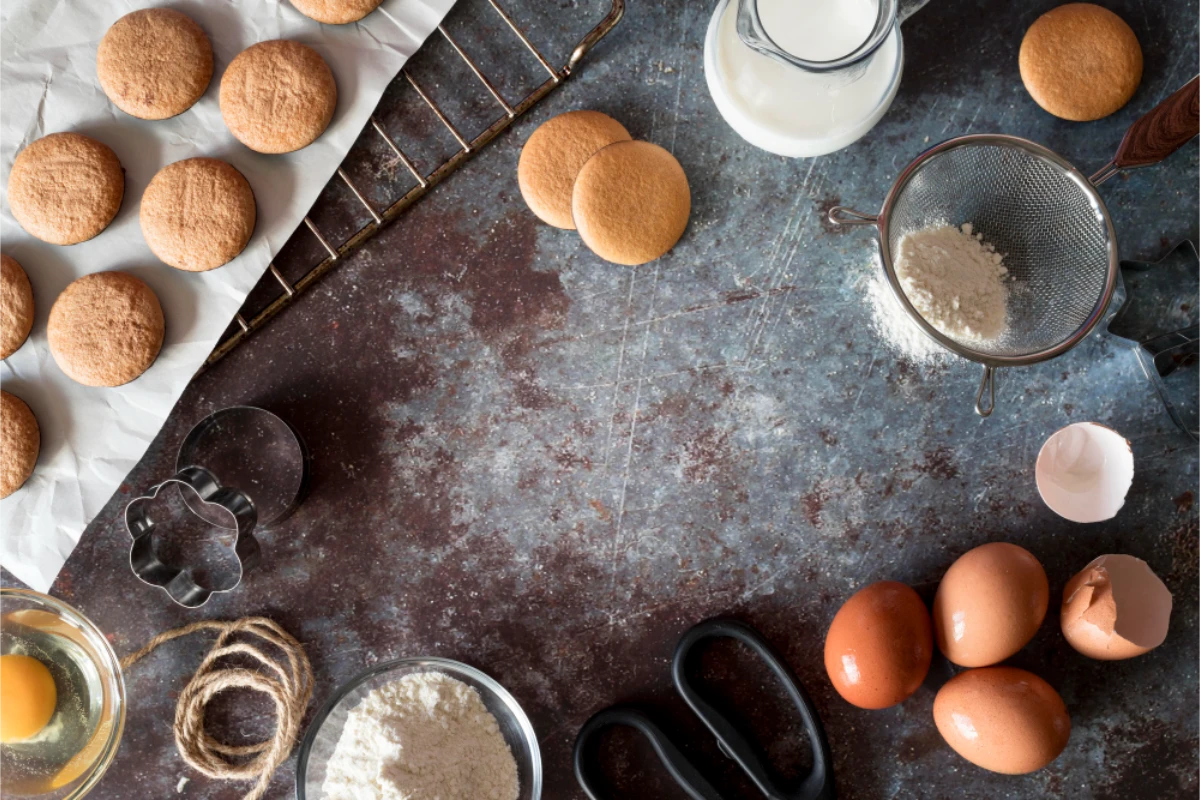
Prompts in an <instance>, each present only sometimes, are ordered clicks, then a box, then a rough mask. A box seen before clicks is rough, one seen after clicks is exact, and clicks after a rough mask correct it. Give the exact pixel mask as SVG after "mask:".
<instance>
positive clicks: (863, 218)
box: [829, 206, 879, 225]
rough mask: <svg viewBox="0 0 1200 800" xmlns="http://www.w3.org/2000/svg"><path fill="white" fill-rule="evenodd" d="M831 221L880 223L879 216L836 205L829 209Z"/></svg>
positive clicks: (846, 223)
mask: <svg viewBox="0 0 1200 800" xmlns="http://www.w3.org/2000/svg"><path fill="white" fill-rule="evenodd" d="M829 221H830V222H831V223H833V224H834V225H878V224H879V217H877V216H875V215H874V214H864V213H862V212H861V211H855V210H854V209H853V208H846V207H845V206H834V207H833V208H831V209H829Z"/></svg>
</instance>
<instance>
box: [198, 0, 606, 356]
mask: <svg viewBox="0 0 1200 800" xmlns="http://www.w3.org/2000/svg"><path fill="white" fill-rule="evenodd" d="M487 3H488V5H489V6H490V7H491V8H492V9H493V10H494V12H495V13H496V14H497V15H499V18H500V19H501V20H503V23H504V25H503V27H506V28H507V29H508V30H510V31H511V32H512V34H513V35H514V37H515V40H517V41H519V42H520V44H521V45H523V46H524V48H525V49H526V50H528V52H529V53H530V54H532V56H533V58H535V59H537V62H538V64H540V65H541V68H542V69H544V70H545V72H546V73H547V75H548V76H549V77H548V78H547V79H546V80H545V81H543V82H542V83H541V84H540V85H538V86H536V87H535V88H534V89H533V90H532V91H530V92H529V93H528V94H526V95H525V97H523V98H522V99H521V100H519V101H518V102H516V103H510V102H509V101H508V100H507V99H506V98H505V97H504V94H503V93H502V92H501V90H500V89H499V88H497V82H496V81H494V80H493V79H492V78H491V77H489V76H488V74H487V73H485V72H484V70H483V68H482V67H481V66H480V64H479V62H478V60H476V59H474V58H472V57H471V56H470V55H469V54H468V53H467V51H466V49H464V48H463V46H462V45H461V44H460V43H459V41H457V40H456V39H455V38H454V37H453V36H451V35H450V33H449V32H448V31H447V30H446V26H445V25H444V24H443V25H439V26H438V33H439V34H440V35H441V37H442V38H443V39H444V40H445V41H446V42H448V43H449V45H450V47H451V48H452V49H453V51H454V52H455V53H456V54H457V55H458V57H459V58H461V60H462V61H463V62H464V63H465V64H466V66H467V67H468V68H469V70H470V72H471V73H472V74H473V75H474V76H475V77H476V78H477V79H478V80H479V82H480V83H481V84H482V85H483V87H484V89H486V90H487V93H488V94H489V95H490V96H491V97H492V98H493V99H494V100H495V102H496V105H498V106H499V108H500V115H499V117H497V118H496V119H495V121H494V122H492V123H491V124H490V125H488V126H487V127H486V128H484V130H483V131H482V132H481V133H479V134H478V135H477V136H475V137H474V138H471V139H468V138H466V136H464V135H463V133H462V131H461V130H460V127H459V126H456V125H455V124H454V122H453V121H451V119H450V117H449V116H448V115H447V113H446V112H445V110H444V109H443V108H442V106H441V105H439V104H438V103H437V102H436V101H435V100H434V99H433V97H432V96H431V94H430V92H429V91H427V90H426V88H425V87H424V86H423V85H422V84H421V83H419V82H418V81H417V80H416V78H414V77H413V75H412V73H411V72H410V70H409V68H408V66H405V68H404V69H402V70H401V71H400V74H399V75H397V76H396V78H395V81H402V82H404V83H406V84H407V85H408V86H410V87H411V88H412V89H413V90H414V91H415V92H416V94H417V96H418V97H419V98H420V99H421V101H422V102H423V103H424V105H426V106H427V107H428V108H429V109H430V110H431V111H432V112H433V114H434V116H435V117H436V118H437V120H438V121H439V122H440V124H441V125H442V126H443V127H444V128H445V130H446V131H447V132H448V133H449V134H450V135H451V136H452V137H453V139H454V141H455V142H456V143H457V144H458V150H457V151H455V152H454V153H453V154H452V155H450V156H449V157H448V158H446V159H444V160H442V161H441V163H439V164H438V165H437V166H436V167H435V168H434V169H433V170H432V171H430V172H428V173H422V172H421V170H420V169H418V166H417V163H416V161H415V160H414V159H413V158H411V157H410V156H409V155H408V154H407V153H406V152H405V151H404V149H402V148H401V146H400V143H399V142H398V141H397V138H396V137H395V136H393V135H392V134H390V133H389V132H388V130H387V129H386V128H385V127H384V125H383V124H382V123H381V121H380V119H379V117H378V115H372V117H371V121H370V123H369V124H368V125H367V127H366V129H365V130H364V131H363V133H362V136H363V137H370V136H376V137H378V138H379V139H380V140H381V141H382V142H383V143H384V144H385V145H386V147H387V149H388V150H389V151H390V152H391V154H392V155H394V156H395V159H396V161H397V162H398V164H402V165H403V166H404V168H405V169H406V170H407V171H408V172H409V173H410V174H411V175H412V177H413V178H414V179H415V181H416V183H415V185H413V186H412V188H410V189H409V190H408V191H407V192H405V193H404V194H403V195H401V196H400V197H398V198H397V199H395V200H393V201H392V202H391V203H389V204H387V205H386V207H385V208H383V210H380V209H379V207H378V205H377V204H376V203H373V202H371V200H370V199H368V196H367V192H365V191H364V190H363V189H362V188H361V187H360V186H359V185H357V184H356V183H355V182H354V181H353V180H352V179H351V178H350V175H349V174H347V170H346V169H345V166H346V164H345V162H344V163H343V164H342V165H341V166H339V167H338V169H337V173H336V175H337V179H338V180H340V181H341V182H342V183H343V184H345V186H346V187H347V188H348V189H349V190H350V192H351V194H353V195H354V197H355V198H356V199H357V201H358V202H359V203H360V204H361V205H362V207H363V209H365V211H366V212H367V214H368V215H369V219H368V221H367V222H366V224H364V225H362V226H361V227H359V228H358V229H357V230H355V231H354V232H353V233H352V234H351V235H350V236H349V237H348V238H346V239H345V240H344V241H343V242H342V243H341V244H339V245H334V244H333V243H332V242H331V241H330V239H329V237H327V236H326V234H325V233H324V232H322V230H321V229H320V228H318V226H317V225H316V223H314V222H313V219H312V217H313V214H312V212H311V211H310V213H309V214H308V215H306V216H305V217H304V222H303V227H305V228H307V230H308V231H309V232H310V233H311V234H312V236H314V237H315V238H316V240H317V241H318V242H319V243H320V246H321V251H322V252H323V257H322V258H321V260H320V261H318V262H317V263H316V264H315V265H314V266H312V267H311V268H309V269H308V270H307V271H306V272H304V273H303V274H302V275H301V276H300V277H298V278H297V279H296V280H289V279H288V278H287V277H285V275H284V274H283V272H281V271H280V269H279V268H278V267H277V266H276V264H275V262H274V261H272V263H271V264H270V265H268V267H267V273H266V274H265V275H264V276H263V279H262V281H260V283H259V287H256V289H255V291H256V292H257V291H258V290H259V288H260V287H262V286H263V284H264V282H266V283H269V282H272V281H273V282H275V283H276V284H277V285H278V288H276V289H275V292H279V290H280V289H282V292H281V293H278V294H277V295H276V296H275V298H274V299H273V300H271V301H270V302H269V303H267V304H266V306H265V307H263V308H262V309H261V310H259V311H257V312H254V313H248V312H247V311H246V309H247V306H245V305H244V306H243V307H242V310H241V311H239V312H238V313H237V315H236V316H235V317H234V324H232V325H231V326H230V328H229V329H228V330H227V331H226V333H225V335H223V336H222V338H221V340H220V341H219V342H218V344H217V346H216V347H215V348H214V349H213V351H212V353H210V354H209V356H208V358H207V359H206V360H205V362H204V367H205V368H207V367H209V366H212V365H213V364H215V363H216V362H217V361H220V360H221V359H222V358H224V357H225V356H226V355H228V354H229V353H230V352H232V351H233V349H234V348H236V347H237V346H238V345H240V344H242V343H243V342H245V341H246V340H247V339H248V338H249V337H250V335H251V334H253V333H255V332H256V331H258V330H260V329H261V328H263V327H264V326H265V325H266V324H267V323H268V322H270V321H271V320H272V319H274V318H275V317H276V316H277V315H278V314H279V313H280V312H282V311H283V310H284V309H286V308H288V307H289V306H290V305H291V304H292V303H293V302H295V300H296V299H297V298H298V297H299V296H300V295H301V294H303V293H304V292H305V291H306V290H308V289H310V288H312V286H313V285H314V284H316V282H317V281H319V280H320V279H321V278H323V277H324V276H325V275H327V274H329V273H330V272H332V271H333V270H334V269H335V268H336V267H337V266H338V265H339V264H340V263H341V262H342V261H343V260H344V259H345V258H346V257H347V256H348V255H350V254H351V253H353V252H354V251H355V250H357V249H358V248H360V247H362V246H363V245H364V244H366V243H367V242H368V241H370V240H371V239H372V238H373V237H374V236H375V235H376V234H377V233H379V232H380V231H381V230H382V229H383V228H384V227H386V226H387V225H388V224H389V223H391V222H393V221H394V220H396V219H397V218H398V217H399V216H400V215H401V214H403V213H404V212H405V210H407V209H408V208H409V206H411V205H412V204H413V203H415V202H416V201H417V200H419V199H421V198H422V197H423V196H425V195H426V194H427V193H429V192H430V191H431V190H432V189H433V188H434V187H435V186H437V185H438V184H439V183H441V182H442V181H443V180H445V179H446V178H447V177H448V176H449V175H450V174H451V173H453V172H454V171H455V170H457V169H458V168H459V167H461V166H462V165H463V164H464V163H466V161H467V160H468V159H470V158H471V157H472V156H474V155H475V154H476V153H478V152H479V151H480V150H481V149H483V148H484V147H485V146H486V145H487V144H489V143H490V142H491V141H493V140H494V139H495V138H496V137H498V136H499V135H500V134H501V133H503V132H504V131H505V130H506V129H507V128H508V127H509V126H510V125H512V124H513V122H514V121H515V120H517V119H518V118H519V117H520V116H521V115H523V114H525V113H526V112H527V111H529V110H530V109H531V108H533V107H534V106H535V105H536V104H537V103H538V102H540V101H541V100H542V99H544V98H545V97H546V96H547V95H548V94H550V92H552V91H554V89H556V88H557V87H558V86H560V85H561V84H562V83H563V81H565V80H566V79H567V78H569V77H570V76H571V75H572V74H573V73H574V72H575V70H576V68H577V67H578V66H579V63H580V62H581V61H582V60H583V58H584V57H585V56H586V55H587V54H588V52H589V51H590V50H591V49H592V48H593V47H595V45H596V44H597V43H598V42H599V41H600V40H601V39H603V38H604V37H605V36H606V35H608V33H609V32H610V31H611V30H612V29H613V28H614V27H615V26H616V25H617V23H618V22H620V21H621V17H622V16H623V15H624V13H625V0H610V6H609V9H608V13H607V14H606V15H605V16H604V17H603V18H602V19H601V20H600V21H599V22H598V23H597V24H596V25H595V27H593V28H592V29H591V30H590V31H588V32H587V33H586V34H585V35H584V36H583V38H582V39H580V40H579V41H578V43H577V44H576V45H575V47H574V49H573V50H572V51H571V55H570V57H569V58H568V59H567V62H566V63H565V64H564V65H563V66H561V67H559V68H555V67H554V65H553V64H551V63H550V61H549V60H548V59H547V58H546V57H545V55H543V53H542V51H541V50H539V49H538V47H537V46H536V45H535V44H534V43H533V42H532V41H531V40H530V38H529V35H528V34H527V32H526V30H525V29H524V28H522V26H521V25H520V24H518V23H517V21H516V20H515V19H514V18H513V16H512V15H511V14H510V13H509V12H508V11H507V10H505V8H504V7H503V6H501V5H500V3H499V2H498V0H487ZM513 46H514V47H516V41H514V42H513ZM319 202H320V201H318V203H319Z"/></svg>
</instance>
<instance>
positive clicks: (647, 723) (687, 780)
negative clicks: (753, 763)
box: [575, 706, 722, 800]
mask: <svg viewBox="0 0 1200 800" xmlns="http://www.w3.org/2000/svg"><path fill="white" fill-rule="evenodd" d="M614 725H625V726H628V727H630V728H633V729H635V730H636V731H638V732H639V733H641V734H642V735H643V736H645V737H646V738H647V739H649V740H650V744H651V745H652V746H653V747H654V752H656V753H657V754H658V758H659V760H660V761H662V763H663V766H664V767H666V768H667V772H669V773H670V774H671V777H672V778H673V779H674V780H675V782H676V783H677V784H679V786H680V787H682V788H683V790H684V791H685V792H687V794H688V797H691V798H692V800H722V797H721V795H720V794H718V793H717V790H716V789H714V788H713V787H712V784H710V783H709V782H708V781H706V780H705V779H704V777H703V776H702V775H701V774H700V773H699V772H698V771H697V770H696V768H695V767H694V766H692V763H691V762H690V761H688V760H687V758H686V757H685V756H684V755H683V753H681V752H679V748H678V747H676V746H675V745H674V744H673V743H672V742H671V740H670V739H668V738H667V735H666V734H665V733H663V732H662V729H660V728H659V727H658V726H657V725H655V724H654V723H653V722H652V721H651V720H650V719H649V717H647V716H646V715H645V714H643V713H642V712H640V711H638V710H637V709H635V708H632V707H629V706H613V707H612V708H607V709H605V710H604V711H600V712H598V713H596V714H595V715H593V716H592V718H591V719H589V720H588V721H587V722H586V723H584V726H583V728H581V729H580V731H579V735H578V736H576V737H575V778H576V780H578V781H579V785H580V786H582V787H583V791H584V792H586V793H587V796H588V797H590V798H591V800H603V798H602V797H601V795H600V793H599V790H598V789H597V788H596V784H595V782H594V781H593V780H592V775H591V770H590V768H589V766H588V765H589V763H590V762H592V761H594V759H591V758H590V755H589V753H588V748H589V744H590V741H591V739H592V738H593V737H594V736H596V735H597V734H598V733H599V732H600V731H601V730H603V729H604V728H608V727H612V726H614Z"/></svg>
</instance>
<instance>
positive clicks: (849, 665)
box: [825, 581, 933, 708]
mask: <svg viewBox="0 0 1200 800" xmlns="http://www.w3.org/2000/svg"><path fill="white" fill-rule="evenodd" d="M932 657H933V632H932V630H931V629H930V624H929V612H928V611H927V610H926V609H925V603H923V602H922V601H921V598H920V597H918V596H917V593H916V592H914V591H913V590H912V589H910V588H909V587H907V586H905V585H904V584H903V583H896V582H895V581H880V582H879V583H872V584H871V585H870V586H866V587H864V588H862V589H860V590H859V591H858V592H856V593H855V594H854V595H852V596H851V597H850V599H849V600H847V601H846V603H845V604H844V605H843V606H842V607H841V608H840V609H838V612H837V614H836V615H835V616H834V618H833V622H831V623H830V624H829V633H827V634H826V635H825V671H826V672H828V673H829V680H830V681H832V682H833V688H835V689H837V691H838V694H840V695H841V696H842V697H844V698H845V699H846V701H847V702H849V703H853V704H854V705H856V706H858V707H859V708H887V707H888V706H894V705H896V703H899V702H900V701H901V700H904V699H905V698H906V697H908V696H909V695H911V694H912V693H913V692H915V691H916V690H917V687H918V686H920V685H921V681H923V680H925V674H926V673H927V672H929V660H930V659H931V658H932Z"/></svg>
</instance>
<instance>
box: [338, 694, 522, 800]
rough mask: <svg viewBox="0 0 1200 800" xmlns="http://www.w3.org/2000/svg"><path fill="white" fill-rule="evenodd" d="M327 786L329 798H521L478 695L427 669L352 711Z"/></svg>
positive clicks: (504, 747) (511, 764)
mask: <svg viewBox="0 0 1200 800" xmlns="http://www.w3.org/2000/svg"><path fill="white" fill-rule="evenodd" d="M321 788H322V790H323V792H324V797H326V798H328V800H464V798H470V800H516V798H517V795H518V790H519V784H518V779H517V762H516V760H515V759H514V758H513V754H512V750H511V749H509V746H508V743H507V742H506V741H505V740H504V736H503V734H502V733H501V732H500V726H499V724H498V723H497V722H496V718H495V717H494V716H492V714H491V712H489V711H488V710H487V708H486V707H485V706H484V704H483V700H482V699H481V698H480V697H479V692H477V691H476V690H475V689H474V688H472V687H470V686H468V685H467V684H465V683H463V682H462V681H458V680H455V679H454V678H451V677H450V676H448V675H444V674H442V673H440V672H420V673H416V674H412V675H405V676H404V677H403V678H400V679H399V680H397V681H393V682H392V683H388V684H385V685H383V686H380V687H379V688H378V689H375V690H374V691H372V692H371V693H370V694H369V695H367V697H366V698H365V699H364V700H363V701H362V702H361V703H359V704H358V705H357V706H355V707H354V708H353V709H351V711H350V714H349V716H348V718H347V719H346V725H345V727H344V728H343V729H342V735H341V738H339V739H338V743H337V746H336V747H335V748H334V751H333V756H332V757H331V758H330V759H329V764H328V766H327V767H326V773H325V782H324V784H323V785H322V787H321Z"/></svg>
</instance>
